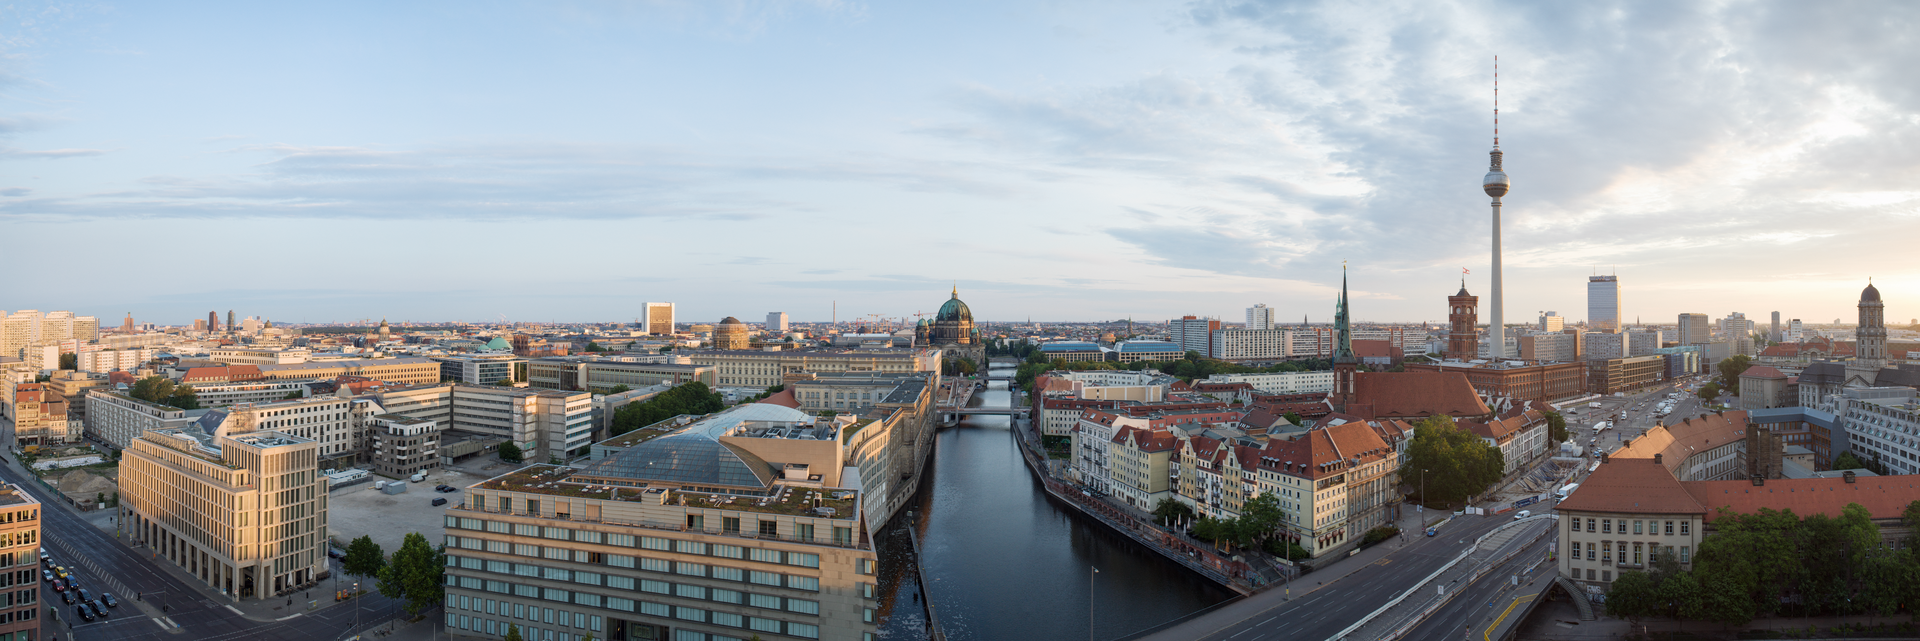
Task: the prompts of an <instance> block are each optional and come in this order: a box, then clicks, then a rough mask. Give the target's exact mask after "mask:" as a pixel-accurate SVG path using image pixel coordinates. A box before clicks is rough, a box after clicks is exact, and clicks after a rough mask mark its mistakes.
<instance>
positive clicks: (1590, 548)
mask: <svg viewBox="0 0 1920 641" xmlns="http://www.w3.org/2000/svg"><path fill="white" fill-rule="evenodd" d="M1593 548H1594V546H1593V544H1591V543H1589V544H1587V560H1588V561H1592V560H1593Z"/></svg>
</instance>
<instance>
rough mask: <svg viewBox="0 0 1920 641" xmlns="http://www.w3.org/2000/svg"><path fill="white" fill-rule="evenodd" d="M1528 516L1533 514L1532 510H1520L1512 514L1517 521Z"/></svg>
mask: <svg viewBox="0 0 1920 641" xmlns="http://www.w3.org/2000/svg"><path fill="white" fill-rule="evenodd" d="M1529 516H1533V510H1521V511H1519V512H1517V513H1515V514H1514V515H1513V520H1515V521H1518V520H1520V519H1524V518H1527V517H1529Z"/></svg>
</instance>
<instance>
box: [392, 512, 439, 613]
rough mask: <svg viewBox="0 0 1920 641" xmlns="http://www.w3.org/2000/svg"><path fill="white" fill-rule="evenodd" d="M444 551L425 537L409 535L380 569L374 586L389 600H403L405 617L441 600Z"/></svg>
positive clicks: (417, 534)
mask: <svg viewBox="0 0 1920 641" xmlns="http://www.w3.org/2000/svg"><path fill="white" fill-rule="evenodd" d="M445 573H446V551H445V550H444V549H434V547H433V546H430V545H428V544H427V537H424V536H421V535H420V533H419V532H409V533H407V536H406V538H405V539H403V540H402V541H401V542H400V549H398V550H395V551H394V552H393V561H392V562H391V563H388V564H387V567H385V568H382V569H381V570H380V580H379V581H377V582H376V587H378V588H379V590H380V595H381V596H385V597H387V598H389V599H406V610H407V616H413V615H415V614H418V613H419V612H420V610H421V609H422V608H425V607H427V606H429V605H432V604H434V603H436V602H438V601H440V600H441V599H442V598H444V592H445V590H444V588H443V584H444V583H445V579H444V575H445Z"/></svg>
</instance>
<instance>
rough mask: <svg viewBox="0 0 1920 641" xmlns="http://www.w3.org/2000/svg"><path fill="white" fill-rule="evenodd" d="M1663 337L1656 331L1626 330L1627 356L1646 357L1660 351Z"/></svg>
mask: <svg viewBox="0 0 1920 641" xmlns="http://www.w3.org/2000/svg"><path fill="white" fill-rule="evenodd" d="M1662 338H1663V337H1662V336H1661V333H1660V330H1657V329H1633V330H1627V355H1628V356H1646V355H1648V354H1652V353H1654V350H1658V349H1660V342H1661V339H1662Z"/></svg>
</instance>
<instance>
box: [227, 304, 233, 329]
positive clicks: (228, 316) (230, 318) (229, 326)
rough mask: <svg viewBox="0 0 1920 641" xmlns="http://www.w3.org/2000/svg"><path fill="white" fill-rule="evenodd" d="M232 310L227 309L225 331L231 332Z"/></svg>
mask: <svg viewBox="0 0 1920 641" xmlns="http://www.w3.org/2000/svg"><path fill="white" fill-rule="evenodd" d="M233 329H234V328H233V310H231V309H229V310H227V333H228V334H232V333H233Z"/></svg>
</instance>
